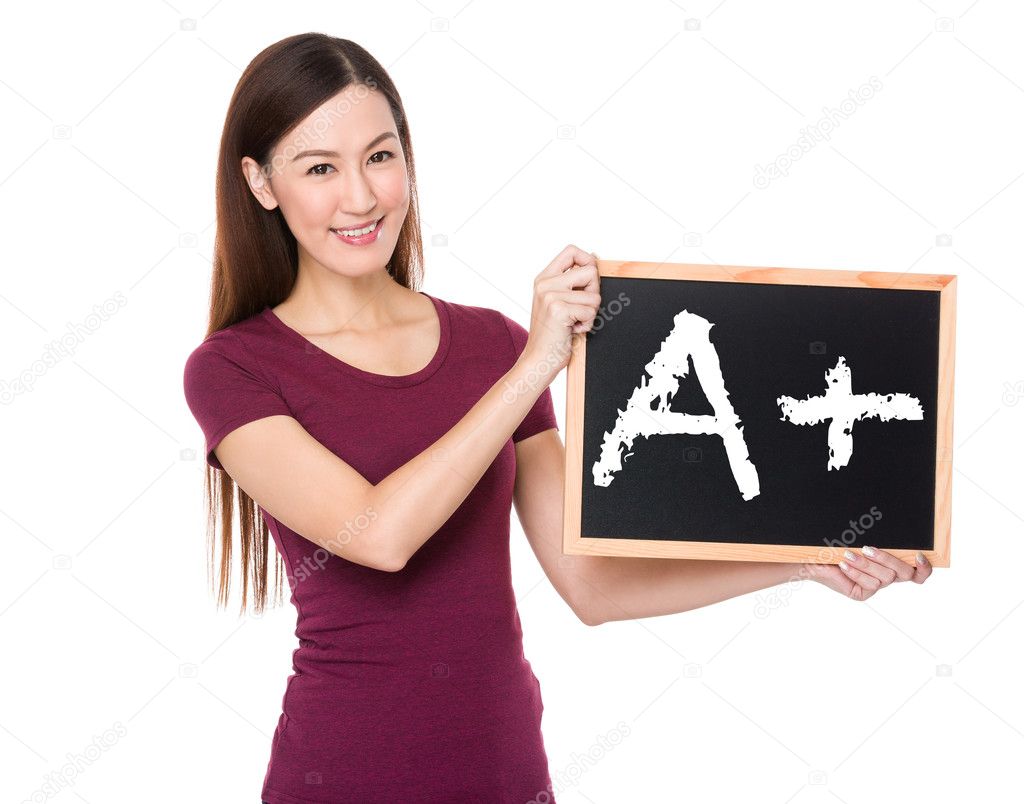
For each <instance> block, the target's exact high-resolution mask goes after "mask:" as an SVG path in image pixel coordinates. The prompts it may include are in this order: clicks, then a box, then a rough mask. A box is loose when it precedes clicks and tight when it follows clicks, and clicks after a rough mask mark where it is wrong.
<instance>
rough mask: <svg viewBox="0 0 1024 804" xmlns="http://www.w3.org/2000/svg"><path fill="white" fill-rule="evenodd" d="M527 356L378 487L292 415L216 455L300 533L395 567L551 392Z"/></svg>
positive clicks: (233, 437) (267, 421)
mask: <svg viewBox="0 0 1024 804" xmlns="http://www.w3.org/2000/svg"><path fill="white" fill-rule="evenodd" d="M529 360H530V359H529V358H527V357H525V356H522V357H520V359H519V360H517V361H516V363H515V364H514V365H513V367H512V368H511V369H510V370H509V371H507V372H506V373H505V374H504V375H503V376H502V377H501V378H500V379H499V380H498V381H497V382H496V383H495V384H494V385H493V386H492V387H491V388H490V389H489V390H488V391H487V393H485V394H484V395H483V397H482V398H481V399H480V400H479V401H478V402H477V403H476V404H475V405H474V406H473V407H472V408H470V409H469V411H468V412H467V413H466V415H465V416H464V417H463V418H462V419H461V420H460V421H459V422H458V423H457V424H456V425H455V426H454V427H452V428H451V429H450V430H449V431H448V432H447V433H445V435H443V436H442V437H441V438H439V439H438V440H437V441H435V442H434V443H433V444H432V445H431V446H430V447H428V448H427V449H425V450H424V451H423V452H421V453H420V454H418V455H417V456H416V457H414V458H412V459H411V460H409V461H408V462H406V463H405V464H403V465H402V466H400V467H399V468H398V469H396V470H395V471H393V472H392V473H391V474H389V475H388V476H387V477H385V478H384V479H383V480H381V481H380V482H379V483H377V484H376V485H373V484H372V483H370V482H369V481H367V480H366V478H364V477H363V476H362V475H361V474H359V472H358V471H356V470H355V469H354V468H353V467H352V466H350V465H349V464H348V463H346V462H345V461H343V460H341V458H339V457H338V456H336V455H335V454H334V453H332V452H331V451H330V450H328V449H327V448H326V447H324V446H323V445H322V444H320V443H319V442H318V441H316V440H315V439H314V438H313V437H312V436H311V435H310V434H309V433H308V432H306V430H305V429H303V428H302V426H301V425H300V424H299V423H298V422H297V421H296V420H295V419H293V418H291V417H290V416H268V417H265V418H262V419H257V420H256V421H253V422H250V423H249V424H246V425H243V426H242V427H239V428H237V429H236V430H233V431H232V432H230V433H229V434H228V435H226V436H225V437H224V438H223V439H222V441H221V442H220V444H219V445H218V446H217V448H216V449H215V454H216V456H217V458H218V459H219V460H220V462H221V464H222V465H223V466H224V468H225V470H226V471H227V472H228V474H229V475H231V477H232V478H233V479H234V480H235V482H236V483H238V485H239V486H240V487H241V488H242V489H243V490H244V491H245V492H246V494H248V495H249V496H250V497H252V498H253V499H254V500H256V502H257V503H258V504H259V505H261V506H262V507H263V508H264V509H265V510H266V511H267V512H268V513H269V514H270V515H271V516H273V517H274V518H275V519H277V520H278V521H280V522H282V523H283V524H285V525H286V526H287V527H289V528H291V529H293V530H295V532H296V533H300V534H302V535H303V536H304V537H305V538H307V539H309V540H310V541H312V542H314V543H316V544H318V545H320V546H321V547H323V548H325V549H327V550H329V551H330V552H331V553H334V554H335V555H338V556H341V557H343V558H346V559H349V560H351V561H355V562H357V563H359V564H364V565H366V566H370V567H373V568H375V569H381V570H385V571H397V570H400V569H402V567H404V566H405V563H406V562H407V561H408V560H409V558H410V557H411V556H412V555H413V554H414V553H415V552H416V551H417V550H418V549H419V548H420V547H421V546H422V545H423V543H424V542H426V540H427V539H429V538H430V536H431V535H432V534H434V533H435V532H436V531H437V530H438V528H440V527H441V525H443V524H444V522H445V521H446V520H447V519H448V518H449V517H450V516H451V515H452V513H453V512H454V511H455V509H456V508H458V507H459V505H461V504H462V501H463V500H465V498H466V497H467V496H468V495H469V493H470V491H472V490H473V487H474V486H476V484H477V482H478V481H479V480H480V478H481V477H482V476H483V474H484V472H486V471H487V468H488V467H489V466H490V465H491V463H493V461H494V459H495V457H497V454H498V452H499V450H500V449H501V448H502V447H503V446H504V444H505V442H506V441H508V439H509V438H510V437H511V435H512V433H513V432H514V431H515V428H516V427H518V426H519V423H520V422H521V421H522V420H523V418H525V416H526V414H527V413H528V412H529V410H530V408H531V407H532V406H533V404H534V402H536V401H537V398H538V397H539V396H540V393H541V392H542V391H543V390H544V389H545V388H546V386H545V385H542V384H538V383H536V382H535V381H534V382H533V383H530V382H528V381H527V380H528V375H530V374H531V368H532V367H531V366H530V364H529ZM510 389H512V390H513V391H514V392H513V393H509V390H510Z"/></svg>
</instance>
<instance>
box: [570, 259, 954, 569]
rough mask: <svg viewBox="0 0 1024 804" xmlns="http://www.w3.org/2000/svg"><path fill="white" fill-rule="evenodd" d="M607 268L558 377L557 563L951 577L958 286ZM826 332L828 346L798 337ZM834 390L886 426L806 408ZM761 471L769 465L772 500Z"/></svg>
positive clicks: (868, 275) (791, 273)
mask: <svg viewBox="0 0 1024 804" xmlns="http://www.w3.org/2000/svg"><path fill="white" fill-rule="evenodd" d="M598 272H599V275H600V277H601V296H602V302H601V308H600V310H599V314H598V317H597V319H595V322H594V326H593V327H592V328H591V331H590V332H587V333H580V334H576V335H574V336H573V343H572V348H573V351H572V355H571V357H570V360H569V364H568V370H567V389H566V416H565V433H566V453H565V486H564V523H563V524H564V527H563V552H564V553H566V554H570V555H571V554H577V555H585V554H589V555H609V556H647V557H656V558H692V559H712V560H737V561H787V562H814V563H837V562H838V561H839V560H840V559H841V558H842V557H843V551H844V549H846V548H856V547H860V546H864V545H871V546H874V547H879V548H881V549H884V550H887V551H888V552H890V553H892V554H894V555H896V556H898V557H900V558H901V559H902V560H904V561H907V562H908V563H913V560H914V556H915V554H916V553H917V552H918V551H920V552H922V553H924V555H925V556H927V558H928V560H929V561H930V562H931V564H932V565H933V566H936V567H948V566H949V557H950V514H951V511H950V502H951V493H952V447H953V440H952V439H953V364H954V346H955V329H956V324H955V317H956V276H955V275H939V274H912V273H907V272H903V273H895V272H879V271H832V270H821V269H811V268H759V267H749V266H735V265H699V264H690V263H651V262H626V261H615V260H598ZM631 300H632V303H633V310H632V311H629V306H630V301H631ZM684 302H685V303H684ZM709 312H710V313H711V314H712V315H708V313H709ZM710 318H714V319H715V320H714V322H713V323H712V322H711V321H710ZM800 322H805V323H806V326H801V325H800ZM694 324H696V328H694V327H693V326H692V325H694ZM684 325H685V326H690V329H689V330H688V332H686V333H683V334H679V333H680V330H681V329H685V326H684ZM844 327H845V329H844ZM787 328H788V330H792V331H791V332H790V331H788V330H787ZM778 332H782V333H783V334H781V335H780V334H778ZM818 332H821V333H825V332H828V333H829V337H828V339H824V338H823V339H821V340H810V341H808V340H806V338H808V337H812V336H813V335H814V334H815V333H818ZM712 333H716V334H712ZM672 337H675V338H676V340H675V348H674V351H673V350H670V349H668V348H667V344H669V343H670V338H672ZM715 338H717V342H716V343H712V340H713V339H715ZM801 338H803V339H804V340H801ZM588 344H589V347H590V350H589V351H590V352H591V358H590V359H589V360H588ZM694 344H697V347H698V348H694V349H691V348H690V347H691V346H693V345H694ZM816 345H817V354H815V346H816ZM800 347H802V349H804V350H806V353H805V355H804V356H803V357H801V348H800ZM772 348H777V349H778V351H779V352H780V353H781V354H774V353H772V352H771V351H770V350H771V349H772ZM631 350H632V351H631ZM838 352H843V354H842V355H838ZM698 353H699V354H698ZM808 354H809V356H807V355H808ZM847 354H849V355H851V356H852V357H853V358H857V359H856V362H854V360H853V359H851V362H850V363H849V365H847V364H846V362H845V357H846V355H847ZM872 357H874V358H875V359H871V358H872ZM673 358H674V360H673ZM680 358H681V359H682V362H680ZM833 364H834V365H833ZM766 365H767V366H768V367H769V368H770V369H772V371H769V370H767V369H766V368H765V366H766ZM709 367H710V369H713V370H710V369H709ZM741 367H742V368H743V369H744V370H746V371H747V372H748V373H750V374H751V376H752V377H753V379H751V380H749V381H744V380H743V378H742V376H740V375H742V371H740V370H739V369H740V368H741ZM776 368H780V370H779V371H778V372H776V373H772V372H773V371H774V369H776ZM823 368H824V369H825V370H826V371H825V376H824V377H822V376H821V370H822V369H823ZM702 369H703V370H704V372H705V373H707V374H708V375H709V376H708V377H704V378H703V381H702V377H701V374H702ZM851 371H852V381H851V373H850V372H851ZM588 373H589V376H588ZM780 377H781V379H780ZM812 377H816V378H817V380H816V383H812V382H811V381H810V380H811V378H812ZM858 378H859V379H860V383H858ZM709 380H710V390H709V389H708V388H706V387H705V385H706V384H707V383H708V382H709ZM783 380H785V381H788V382H790V383H791V385H792V387H787V388H786V392H787V393H788V394H792V396H787V395H785V394H782V393H781V391H782V387H783V386H782V385H781V384H780V383H781V382H782V381H783ZM844 381H845V385H844ZM683 383H688V385H687V386H686V387H688V388H689V391H688V393H681V391H680V388H681V387H683V385H682V384H683ZM872 383H878V384H879V385H880V386H882V387H871V386H872ZM906 384H915V385H916V387H918V390H919V391H923V392H919V393H918V395H917V396H910V395H909V394H907V393H902V392H899V391H900V388H899V387H898V386H900V385H906ZM858 386H860V391H861V392H860V393H857V394H856V395H855V396H854V395H853V391H854V389H856V388H858ZM893 386H897V387H893ZM716 388H717V391H716ZM836 388H845V394H846V397H844V398H843V399H844V400H846V401H849V400H851V399H857V400H864V399H873V400H875V401H876V403H877V402H878V401H880V404H881V406H882V408H884V411H883V413H882V414H881V415H879V410H882V408H880V407H879V406H878V404H876V405H875V408H874V409H873V410H871V409H870V408H866V409H861V410H860V413H857V414H849V416H851V417H852V418H846V419H843V418H842V415H840V414H838V413H835V411H838V410H840V408H829V410H831V411H832V412H833V413H832V415H823V413H822V410H823V409H822V408H820V407H819V408H815V409H809V408H807V407H804V408H802V409H801V407H800V406H801V405H804V406H807V405H814V404H820V401H821V400H827V399H829V396H828V395H829V394H830V393H831V392H832V391H833V390H835V389H836ZM864 391H872V392H874V391H878V392H880V393H863V392H864ZM890 391H892V393H889V392H890ZM814 394H818V395H819V396H817V397H814V398H813V399H812V396H813V395H814ZM588 395H589V398H590V400H591V403H592V405H593V407H594V411H591V412H590V413H591V414H592V415H591V418H589V419H588V418H587V414H588V410H587V409H586V407H585V405H584V402H585V399H586V398H588ZM712 396H714V398H715V400H716V401H715V402H712V401H711V398H712ZM759 396H762V397H765V399H760V400H759V399H758V397H759ZM670 397H671V398H672V399H673V402H675V403H676V404H675V407H676V408H677V410H670V409H669V399H670ZM695 400H699V402H701V403H703V405H704V407H705V409H708V408H710V409H711V412H712V415H710V416H709V415H707V414H706V413H705V414H703V415H701V414H698V413H695V412H691V409H690V407H689V405H690V403H693V402H694V401H695ZM816 400H817V401H816ZM833 402H834V398H833ZM655 403H656V404H657V407H653V406H652V405H653V404H655ZM644 405H646V406H647V409H646V410H644V409H643V406H644ZM723 405H724V410H723ZM766 405H767V406H768V407H766ZM897 406H899V407H898V408H897ZM698 408H699V405H698ZM769 408H771V411H772V413H774V414H779V413H780V411H781V413H782V415H776V416H772V415H770V414H769V413H768V411H769ZM754 409H756V410H758V411H762V412H760V413H758V414H756V415H754V414H750V411H751V410H754ZM630 410H632V411H633V413H634V416H633V418H632V419H628V416H627V413H628V412H629V411H630ZM842 410H846V409H845V408H843V409H842ZM866 410H868V411H870V412H865V411H866ZM922 410H923V415H922ZM652 411H653V412H652ZM723 412H724V414H725V415H724V416H723V415H722V414H723ZM827 412H828V411H826V413H827ZM915 413H916V415H915ZM748 414H749V415H748ZM843 415H846V414H843ZM759 416H760V418H758V417H759ZM801 416H802V417H803V418H802V419H801ZM670 417H671V418H670ZM627 419H628V421H629V422H630V424H631V426H632V429H630V426H627V425H626V424H624V422H626V421H627ZM649 419H653V420H654V423H653V424H651V423H649V422H648V420H649ZM900 419H905V421H898V420H900ZM915 419H916V421H913V420H915ZM723 420H724V421H725V422H726V423H727V424H729V425H731V428H727V427H726V425H724V424H722V422H723ZM683 421H686V424H682V422H683ZM837 421H838V422H839V424H838V427H839V429H835V428H834V427H833V425H835V424H836V423H837ZM641 422H643V423H641ZM667 422H671V424H668V425H666V423H667ZM709 422H718V423H719V424H718V425H712V424H709ZM794 425H810V426H794ZM845 425H848V426H845ZM715 426H718V427H720V428H722V429H720V430H718V431H715V430H713V429H706V428H713V427H715ZM702 427H705V429H701V428H702ZM672 428H681V429H672ZM758 428H759V429H760V430H762V431H765V432H762V433H761V434H760V435H757V434H756V433H755V430H756V429H758ZM886 428H889V429H886ZM897 428H898V429H897ZM727 429H728V431H729V434H728V435H725V433H726V430H727ZM826 430H827V431H828V434H827V435H828V438H827V443H825V442H826ZM734 431H735V432H734ZM851 431H852V432H851ZM737 432H738V433H740V434H741V435H740V437H739V439H738V440H737V439H736V438H735V435H736V433H737ZM641 436H642V437H641ZM651 436H671V437H669V438H665V437H661V438H652V437H651ZM833 438H835V441H833ZM686 439H690V442H689V446H687V445H686V444H687V442H686ZM694 439H705V440H704V441H703V442H702V443H699V444H696V445H695V444H694V441H693V440H694ZM844 439H845V441H844ZM854 441H856V442H857V443H859V444H861V445H862V446H861V448H860V452H858V453H857V455H856V458H854V457H852V456H853V452H854V451H855V450H854V447H853V443H854ZM730 442H731V443H730ZM744 442H746V443H744ZM748 444H749V452H748V449H747V448H748ZM844 444H845V446H846V450H845V452H844V446H843V445H844ZM623 447H625V448H626V449H629V448H632V449H633V451H632V452H626V451H625V450H624V449H623ZM836 447H838V449H837V448H836ZM687 450H690V453H691V454H692V455H694V456H696V458H695V460H692V461H688V460H687V459H686V457H685V454H686V451H687ZM837 452H838V453H839V454H837ZM623 453H625V454H623ZM680 454H682V455H683V456H684V457H680ZM780 455H785V456H786V457H785V458H784V459H782V458H779V456H780ZM598 456H600V457H598ZM705 456H706V457H705ZM627 458H628V459H630V461H631V462H630V463H628V464H627V463H625V461H626V459H627ZM826 458H827V460H828V466H827V467H826V465H825V459H826ZM585 459H586V464H585ZM872 460H874V461H875V463H874V464H872V463H871V462H872ZM751 461H753V463H751ZM758 461H762V462H765V463H767V464H768V465H769V468H770V467H771V466H772V461H776V462H777V471H776V472H775V474H770V473H769V474H768V475H767V476H766V477H764V478H763V481H764V484H765V485H764V488H763V489H762V488H761V487H760V485H759V482H760V480H761V479H759V477H758V475H757V472H756V468H755V467H756V466H757V464H758ZM844 461H845V463H844ZM723 467H725V469H724V471H723ZM851 467H854V468H851ZM730 468H731V469H732V472H731V476H730V474H729V469H730ZM585 469H586V470H589V471H585ZM843 472H846V474H845V475H844V474H843ZM858 472H859V473H860V474H857V473H858ZM761 474H762V475H764V474H766V473H765V472H762V473H761ZM840 478H841V480H840ZM613 480H618V481H619V482H618V485H617V486H616V484H615V483H613V482H612V481H613ZM630 484H632V485H630ZM773 484H774V485H773ZM844 484H845V485H844ZM613 487H614V488H615V491H616V494H615V495H610V494H608V489H610V488H613ZM698 488H700V492H699V493H698V492H696V491H694V490H695V489H698ZM805 488H807V489H811V490H812V491H811V492H806V493H805V491H804V490H805ZM837 489H842V491H839V490H837ZM762 491H763V493H762ZM809 499H810V500H811V501H810V502H808V500H809ZM766 500H774V502H766ZM751 501H754V504H755V505H756V506H760V507H761V509H763V511H764V512H768V513H764V515H763V518H761V519H758V518H756V517H755V516H754V515H752V514H749V513H748V512H750V511H752V510H755V509H754V508H751V507H749V504H750V502H751ZM873 502H874V504H872V503H873ZM745 504H746V505H747V507H744V505H745ZM869 506H870V507H869ZM847 522H848V526H847ZM883 522H884V523H885V524H884V525H883V524H882V523H883ZM790 528H791V529H790ZM819 528H820V530H818V529H819ZM723 529H724V530H723ZM725 530H727V531H728V532H727V533H726V532H724V531H725ZM790 534H793V535H790Z"/></svg>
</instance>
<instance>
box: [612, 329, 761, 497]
mask: <svg viewBox="0 0 1024 804" xmlns="http://www.w3.org/2000/svg"><path fill="white" fill-rule="evenodd" d="M712 326H714V325H713V324H712V323H711V322H710V321H708V320H707V319H706V318H702V317H701V316H699V315H695V314H694V313H690V312H688V311H686V310H683V311H682V312H681V313H678V314H677V315H676V316H675V318H674V319H673V326H672V331H671V332H670V333H669V334H668V337H666V338H665V340H664V341H662V343H661V347H660V348H659V349H658V353H657V354H656V355H655V356H654V358H653V359H652V360H651V362H650V363H648V364H647V365H646V366H645V367H644V368H645V371H646V372H647V375H649V377H650V378H649V379H648V376H646V375H645V376H643V377H641V381H640V385H638V386H637V387H636V388H634V389H633V393H632V394H631V395H630V397H629V401H628V402H627V403H626V409H625V410H620V411H618V413H619V415H618V418H617V419H616V420H615V426H614V427H613V428H612V431H611V432H610V433H608V432H606V433H605V434H604V440H603V441H602V442H601V459H600V460H599V461H597V462H596V463H595V464H594V466H593V469H592V471H593V475H594V485H596V486H609V485H611V482H612V480H613V477H612V475H614V474H615V473H616V472H618V471H620V470H621V469H622V458H623V451H622V448H623V446H625V448H626V450H629V449H630V448H631V447H632V446H633V441H634V439H636V437H637V436H644V437H645V438H649V437H650V436H652V435H674V434H703V435H712V434H714V435H718V436H720V437H721V439H722V443H723V444H724V446H725V452H726V455H727V456H728V458H729V466H730V467H731V468H732V474H733V477H734V478H735V479H736V485H737V486H738V487H739V490H740V494H741V495H742V496H743V499H744V500H750V499H752V498H754V497H756V496H757V495H758V494H760V493H761V487H760V484H759V482H758V478H757V469H756V468H755V467H754V464H752V463H751V462H750V455H749V453H748V451H747V442H746V441H745V440H744V439H743V426H742V424H741V423H740V420H739V417H738V416H737V415H736V411H734V410H733V407H732V403H731V402H730V401H729V392H728V391H726V390H725V379H724V378H723V377H722V365H721V362H720V361H719V359H718V352H717V351H716V350H715V347H714V345H713V344H712V343H711V338H710V337H709V333H710V332H711V327H712ZM688 358H692V359H693V368H694V372H695V373H696V375H697V377H698V378H699V380H700V384H701V387H702V388H703V389H704V395H705V396H706V397H707V398H708V401H709V402H710V403H711V407H712V409H713V410H714V411H715V413H714V415H713V416H707V415H701V416H696V415H693V414H690V413H675V412H673V411H670V410H669V409H668V407H669V401H670V399H669V398H670V397H671V396H672V395H673V394H675V393H676V392H677V391H678V390H679V378H680V377H685V376H686V375H687V372H688V371H689V363H688ZM655 400H657V409H656V410H652V407H653V404H652V403H653V402H654V401H655Z"/></svg>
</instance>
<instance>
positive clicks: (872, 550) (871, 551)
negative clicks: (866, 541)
mask: <svg viewBox="0 0 1024 804" xmlns="http://www.w3.org/2000/svg"><path fill="white" fill-rule="evenodd" d="M860 550H861V552H862V553H864V555H866V556H871V557H872V558H874V555H875V552H876V550H875V548H874V547H868V546H867V545H865V546H864V547H862V548H860Z"/></svg>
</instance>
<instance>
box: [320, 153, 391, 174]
mask: <svg viewBox="0 0 1024 804" xmlns="http://www.w3.org/2000/svg"><path fill="white" fill-rule="evenodd" d="M381 154H385V155H386V156H387V159H394V158H395V155H394V154H393V153H392V152H391V151H377V153H375V154H373V156H371V157H370V163H371V164H374V165H379V164H381V163H382V162H386V161H387V159H382V160H377V161H374V157H376V156H380V155H381ZM319 168H330V169H331V170H334V168H333V167H331V166H330V165H328V164H327V163H326V162H321V163H320V164H318V165H313V167H311V168H310V169H309V170H307V171H306V175H311V176H326V175H327V173H326V172H321V171H320V170H319Z"/></svg>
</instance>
